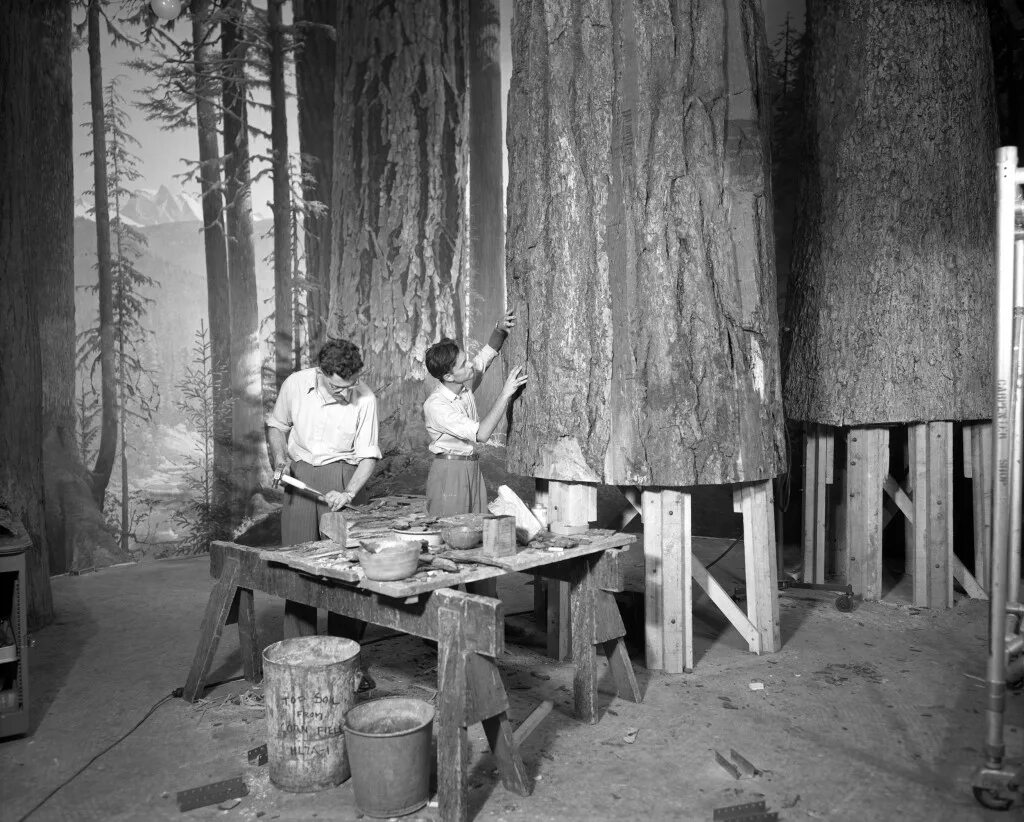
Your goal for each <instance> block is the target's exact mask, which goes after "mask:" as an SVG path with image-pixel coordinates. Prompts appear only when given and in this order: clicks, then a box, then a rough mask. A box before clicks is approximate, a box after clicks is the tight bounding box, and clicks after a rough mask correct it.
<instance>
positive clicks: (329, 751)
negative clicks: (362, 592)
mask: <svg viewBox="0 0 1024 822" xmlns="http://www.w3.org/2000/svg"><path fill="white" fill-rule="evenodd" d="M358 667H359V643H358V642H353V641H352V640H351V639H343V638H341V637H333V636H305V637H296V638H295V639H285V640H282V641H281V642H275V643H274V644H273V645H268V646H267V648H266V649H264V651H263V696H264V700H265V702H266V705H267V759H268V761H269V764H270V781H271V782H273V783H274V784H275V785H277V787H279V788H283V789H284V790H286V791H296V792H302V791H318V790H321V789H322V788H329V787H331V786H332V785H337V784H338V783H339V782H344V781H345V780H346V779H348V778H349V776H350V775H351V772H350V771H349V766H348V757H347V756H346V754H345V735H344V732H343V727H344V721H345V714H346V713H347V712H348V711H349V709H350V708H351V707H352V706H353V705H354V704H355V693H354V686H355V679H356V671H357V669H358Z"/></svg>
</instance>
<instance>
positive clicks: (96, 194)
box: [87, 0, 117, 508]
mask: <svg viewBox="0 0 1024 822" xmlns="http://www.w3.org/2000/svg"><path fill="white" fill-rule="evenodd" d="M99 3H100V0H89V8H88V12H87V15H88V28H89V96H90V103H89V105H90V108H91V110H92V165H93V202H94V208H95V214H94V218H95V220H96V272H97V275H98V281H99V282H98V284H99V288H98V291H97V294H98V296H99V303H100V305H99V309H100V310H99V315H100V380H101V383H100V384H101V389H100V400H101V405H102V409H103V411H102V417H101V419H102V423H101V426H100V444H99V448H98V450H97V454H96V465H95V467H94V468H93V478H92V479H93V487H92V493H93V497H94V498H95V500H96V504H97V505H98V506H99V507H100V508H102V507H103V500H104V497H105V495H106V493H107V484H108V483H109V482H110V474H111V471H113V468H114V458H115V456H116V455H117V374H116V373H115V366H114V287H113V271H112V263H111V254H110V203H109V198H108V196H107V133H106V124H105V123H104V120H103V55H102V52H101V46H100V7H99Z"/></svg>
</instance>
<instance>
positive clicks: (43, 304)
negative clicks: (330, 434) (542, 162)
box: [0, 0, 1024, 625]
mask: <svg viewBox="0 0 1024 822" xmlns="http://www.w3.org/2000/svg"><path fill="white" fill-rule="evenodd" d="M865 2H868V0H865ZM935 2H939V3H941V2H942V0H935ZM729 3H731V4H732V5H734V6H736V7H739V6H743V8H744V13H745V14H748V13H749V14H751V15H752V18H751V19H761V12H760V10H756V11H752V9H753V8H754V5H756V4H752V3H751V2H750V1H749V0H729ZM768 3H769V4H771V0H768ZM528 5H531V4H527V3H525V2H523V3H519V2H516V3H513V2H511V1H509V2H504V0H503V2H502V4H501V5H500V6H499V3H498V2H497V0H492V1H491V2H486V1H485V0H479V2H473V3H470V4H465V3H461V2H458V1H457V0H417V2H415V3H400V4H399V3H393V4H387V3H385V4H377V5H376V6H373V7H372V10H371V9H370V8H369V7H368V6H364V4H363V3H360V2H338V3H336V2H334V0H292V1H291V2H286V0H260V1H259V2H254V1H253V0H191V3H187V4H186V6H187V8H186V10H185V11H184V12H183V13H182V14H181V16H180V17H178V18H177V19H176V20H173V21H169V22H168V21H164V20H161V19H159V18H157V17H156V16H155V15H154V13H153V11H152V8H151V6H150V5H149V3H147V2H142V0H77V2H75V3H73V4H70V5H69V4H67V3H65V2H62V1H61V0H7V2H5V3H3V4H0V38H2V39H0V84H2V85H4V86H5V88H8V89H10V91H9V92H5V96H3V98H2V99H0V145H2V146H3V154H2V156H0V161H2V167H3V168H4V169H5V174H6V173H8V172H10V173H9V181H10V184H9V185H8V186H6V187H5V192H4V199H3V200H2V203H0V204H2V206H3V207H2V208H0V222H2V223H3V228H4V229H5V230H6V229H9V228H10V226H11V225H12V224H13V223H14V220H13V218H12V217H11V215H12V214H14V213H15V211H16V210H17V211H18V212H19V213H20V215H21V222H19V223H18V224H19V225H28V226H31V227H32V228H30V229H26V230H25V232H24V233H23V234H17V232H14V233H9V234H8V235H5V236H4V237H3V238H2V239H3V243H2V244H0V266H2V273H3V278H4V283H3V285H4V288H5V290H6V292H7V294H8V295H9V296H10V301H9V304H8V306H7V308H5V311H6V312H8V313H5V314H4V315H3V316H2V317H0V320H2V321H5V322H6V325H5V329H6V331H5V334H6V335H7V336H5V337H4V338H3V340H4V342H5V343H8V342H10V341H11V340H22V341H24V344H23V345H22V346H18V350H17V351H15V350H14V346H12V345H9V344H8V345H2V346H0V348H3V349H4V351H3V354H2V355H0V357H2V359H0V382H2V387H3V390H4V392H5V395H6V396H9V397H10V398H11V399H10V400H5V404H4V406H3V411H4V419H5V423H6V425H5V426H4V427H5V428H6V429H7V437H8V440H9V441H10V438H12V437H17V438H20V441H19V443H18V445H19V448H17V449H13V450H10V453H12V454H13V455H14V456H12V458H11V459H10V460H9V464H8V465H7V466H6V467H5V469H6V473H5V474H4V475H3V478H2V479H3V481H2V483H0V503H2V504H3V505H4V506H5V507H7V508H8V509H10V511H12V512H13V513H14V515H15V518H16V519H18V520H20V521H21V523H23V524H24V526H25V527H26V528H27V529H28V531H29V532H30V534H32V536H33V537H34V539H35V541H36V544H37V547H38V548H39V550H38V551H37V552H36V553H35V554H34V555H33V557H32V560H31V565H32V572H31V575H32V577H33V578H34V579H35V580H36V584H35V585H34V586H33V601H32V607H31V610H32V616H33V622H34V624H36V625H38V624H42V623H43V622H45V621H46V620H47V619H49V618H50V615H51V614H52V603H51V602H50V599H49V590H48V585H45V584H44V583H43V582H42V580H45V579H46V577H47V575H48V574H50V573H59V572H64V571H83V570H88V569H90V568H94V567H100V566H103V565H106V564H110V563H112V562H117V561H125V560H128V559H138V558H140V557H141V556H147V557H153V556H165V555H169V554H176V553H192V552H198V551H203V550H205V549H206V547H207V546H208V544H209V541H210V540H211V539H214V538H219V537H222V536H226V535H228V534H230V533H231V532H232V531H233V530H235V529H236V528H237V527H239V525H240V524H241V523H243V521H245V520H247V519H251V518H253V517H254V516H257V515H259V514H260V513H262V512H263V511H265V510H266V508H267V506H268V505H270V504H271V503H272V502H273V498H274V492H273V491H272V490H271V489H268V488H267V487H266V485H267V480H268V474H269V465H268V462H267V456H266V446H265V443H264V431H263V422H262V420H263V415H264V413H265V411H266V409H267V408H268V407H269V405H271V404H272V402H273V399H274V396H275V393H276V389H277V386H279V385H280V382H281V381H282V380H283V378H284V376H285V375H287V374H288V373H290V371H291V370H293V369H294V368H296V367H299V366H303V365H306V364H307V363H308V362H309V357H310V353H311V352H315V350H316V347H317V345H318V344H319V342H320V341H322V340H323V339H324V338H325V336H326V335H329V334H336V335H341V336H349V337H352V338H353V339H355V340H356V341H357V342H359V343H360V344H361V345H362V346H363V348H364V355H365V357H366V359H367V362H368V366H369V367H368V372H367V376H366V381H367V382H368V383H369V384H370V385H371V387H374V388H375V389H377V390H378V391H379V393H380V396H381V398H382V403H383V406H384V412H385V413H384V414H383V425H382V434H383V437H384V445H385V447H386V450H387V451H388V453H389V454H398V453H401V452H408V451H409V450H410V449H415V448H416V447H418V445H419V444H420V443H419V442H418V436H419V434H418V431H419V425H418V422H419V420H418V408H419V402H418V400H419V398H420V397H422V396H423V394H424V392H425V390H426V387H427V386H426V382H427V380H426V379H425V374H424V370H423V368H422V352H423V350H424V349H425V347H426V346H427V345H429V344H430V343H431V342H433V341H434V340H435V339H437V338H438V337H440V336H442V335H450V336H456V337H458V338H460V339H462V340H464V341H465V342H467V343H470V342H471V341H472V340H474V339H476V338H479V336H480V335H481V333H482V329H486V328H488V327H489V326H490V325H491V324H492V323H493V321H494V319H495V317H496V316H497V314H498V312H499V311H500V309H501V306H500V300H501V297H502V296H503V295H504V293H505V288H504V243H503V240H502V239H501V235H502V232H503V230H504V217H503V213H502V205H503V183H502V178H501V176H500V175H499V174H497V170H498V169H501V168H502V166H503V163H502V152H503V149H502V145H503V143H504V131H503V125H502V115H501V112H502V109H503V108H504V93H505V89H506V88H507V84H508V74H509V61H508V56H507V54H506V56H505V58H504V60H503V59H502V56H501V49H502V45H501V44H502V43H504V44H505V45H504V48H506V49H508V48H510V46H509V43H508V33H507V31H504V32H502V29H501V26H500V25H499V21H500V19H501V14H502V10H504V14H505V18H506V22H507V19H508V16H509V14H510V13H511V10H512V8H513V6H515V7H516V10H517V13H518V12H519V11H520V10H521V8H526V7H527V6H528ZM789 5H791V6H793V7H794V8H796V9H802V4H801V3H798V2H796V3H792V4H789ZM817 5H818V6H820V5H821V4H817ZM847 5H850V3H847ZM868 5H870V2H868ZM978 5H979V9H982V7H984V9H983V10H984V11H987V14H988V17H989V20H990V23H991V32H992V52H991V54H992V57H994V67H995V74H994V76H995V91H996V97H995V103H996V105H997V108H998V114H999V125H1000V129H1001V134H1000V142H1001V143H1002V144H1018V145H1019V144H1020V143H1021V137H1022V136H1024V108H1022V107H1021V105H1020V101H1021V99H1024V98H1022V95H1021V93H1020V89H1021V86H1022V74H1024V72H1022V66H1024V60H1022V56H1021V36H1020V28H1021V27H1024V24H1022V22H1021V19H1020V18H1021V15H1020V10H1019V7H1018V4H1016V3H1014V2H1009V1H1008V0H984V2H983V0H979V4H978ZM775 11H776V13H775V14H773V15H770V19H772V20H773V21H774V25H773V26H772V28H771V29H770V30H769V31H767V38H766V42H767V46H768V63H767V68H768V71H769V78H768V83H767V94H768V103H769V104H770V109H771V116H770V121H771V133H770V144H771V161H772V174H771V176H772V180H771V189H772V195H773V200H774V204H773V205H774V208H773V219H774V230H775V231H774V234H775V239H774V247H775V265H776V276H777V280H778V286H779V287H778V300H779V316H780V317H784V316H785V305H786V301H787V286H788V283H789V271H790V261H791V256H792V249H793V238H794V225H795V223H796V220H797V216H798V213H799V208H800V198H799V197H798V194H797V192H798V179H799V175H800V162H801V160H802V159H803V158H804V157H805V156H806V150H805V149H806V142H805V140H806V135H805V131H804V117H803V112H804V110H805V108H806V98H805V93H806V82H805V80H806V78H805V76H804V70H805V63H804V61H803V59H802V56H803V54H804V53H805V52H806V48H807V43H806V41H805V35H804V20H803V16H802V14H799V13H798V14H793V15H787V16H780V15H779V14H778V13H777V11H778V10H777V9H776V10H775ZM395 32H402V34H403V36H402V38H396V37H395ZM762 36H763V35H762ZM26 44H31V47H29V46H27V45H26ZM72 49H77V50H78V52H77V54H79V55H83V57H82V58H79V57H76V62H75V65H76V67H77V66H79V65H81V66H83V67H85V68H86V70H87V72H88V77H89V101H88V102H89V105H88V107H87V108H84V109H79V108H78V107H77V106H73V105H72V102H73V101H72V97H71V93H70V89H71V82H70V77H71V65H72V61H71V54H72ZM111 52H116V53H117V54H118V55H119V56H122V55H125V54H127V55H128V56H127V57H126V58H125V59H123V60H120V61H117V60H113V59H111V57H110V53H111ZM85 58H87V59H85ZM518 59H520V60H521V59H524V57H523V55H519V58H518ZM979 59H981V58H980V57H979ZM984 59H986V60H989V59H991V58H989V57H988V55H987V54H986V55H985V57H984ZM503 63H504V65H503ZM40 67H42V68H40ZM985 71H988V69H987V68H986V69H985ZM139 78H145V79H144V81H141V80H140V79H139ZM472 112H476V114H475V116H474V115H473V114H472ZM82 121H86V126H87V128H88V130H89V134H90V145H91V151H90V152H89V153H88V154H87V155H85V156H75V157H74V158H73V163H74V165H75V168H76V169H82V168H87V169H88V172H89V173H88V175H87V176H88V179H89V181H90V185H88V186H77V185H72V183H71V180H72V174H71V171H72V169H70V168H69V165H70V164H71V163H72V156H71V155H72V152H71V150H70V149H71V145H72V134H71V128H72V126H71V124H72V122H73V123H75V124H77V123H80V122H82ZM289 121H291V123H290V122H289ZM144 123H156V124H159V125H160V127H161V128H165V129H167V130H168V131H169V132H170V133H172V134H174V135H175V136H174V138H173V141H169V144H173V146H174V148H173V153H174V155H175V156H176V157H178V158H181V159H180V164H179V171H180V173H181V175H182V176H181V179H179V180H167V179H160V180H154V179H145V178H144V177H143V176H142V174H141V172H140V171H139V160H138V154H139V150H140V145H139V144H138V142H137V140H136V137H135V134H136V132H137V131H138V130H139V129H140V128H141V125H142V124H144ZM296 125H297V128H296ZM27 135H31V139H27ZM296 136H297V138H298V139H296ZM385 136H387V137H388V139H389V140H390V142H389V143H387V144H385V143H384V142H383V140H384V137H385ZM86 188H88V189H89V190H85V189H86ZM254 191H258V192H260V194H259V197H255V196H254ZM381 192H384V193H385V194H386V196H385V194H381ZM264 203H266V205H264ZM71 226H73V230H72V229H71V228H69V227H71ZM204 227H205V228H204ZM368 227H369V228H368ZM50 228H53V230H52V231H50V230H49V229H50ZM33 231H34V232H35V233H33ZM30 271H31V273H27V272H30ZM71 271H73V276H74V289H73V292H72V291H70V290H69V289H68V288H67V287H66V286H67V282H66V280H67V277H68V274H69V273H70V272H71ZM69 294H73V297H72V298H70V301H73V306H71V305H69V304H68V303H69V296H68V295H69ZM782 333H783V337H785V335H786V329H785V328H783V332H782ZM40 339H42V341H43V342H42V344H41V345H40V344H39V340H40ZM26 362H28V363H29V364H30V366H31V365H32V364H37V367H36V368H35V371H34V372H33V369H32V367H29V368H27V369H26V368H25V363H26ZM410 362H411V363H412V366H411V367H410ZM19 369H20V370H19ZM40 375H42V376H41V377H40ZM495 389H496V386H493V385H492V386H490V387H485V389H484V391H485V393H486V392H487V391H488V390H490V391H493V390H495ZM40 396H41V397H42V401H41V407H42V409H43V414H42V418H41V425H40V426H39V430H32V431H29V432H27V433H24V434H23V433H22V432H23V431H24V429H25V421H26V420H35V419H37V418H39V413H38V409H39V406H38V403H37V404H36V405H33V397H40ZM487 402H488V400H487V399H486V397H485V398H484V399H483V400H482V404H484V405H486V404H487ZM28 427H29V428H33V429H34V428H35V426H28ZM16 432H17V433H16ZM38 453H41V454H43V455H44V460H43V463H44V467H45V470H44V472H43V473H44V477H43V478H42V479H35V480H33V479H31V477H32V476H36V475H37V474H38V472H37V471H35V470H34V469H33V467H32V456H31V455H32V454H38ZM26 455H28V456H26ZM40 483H44V484H45V494H44V488H42V487H41V486H40ZM44 496H45V498H46V508H45V512H44V509H43V507H42V504H41V500H42V499H43V498H44Z"/></svg>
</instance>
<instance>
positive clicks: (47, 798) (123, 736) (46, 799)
mask: <svg viewBox="0 0 1024 822" xmlns="http://www.w3.org/2000/svg"><path fill="white" fill-rule="evenodd" d="M242 678H243V677H241V676H233V677H231V678H230V679H222V680H221V681H220V682H212V683H210V684H209V685H208V686H207V687H208V688H215V687H216V686H218V685H226V684H227V683H228V682H237V681H238V680H239V679H242ZM184 691H185V689H184V688H175V689H174V690H173V691H171V692H170V693H169V694H167V696H163V697H161V698H160V699H159V700H157V702H156V704H155V705H153V707H152V708H150V709H149V710H148V711H146V714H145V716H143V717H142V719H140V720H139V721H138V722H136V723H135V724H134V725H132V727H131V728H129V729H128V730H127V731H125V732H124V733H123V734H121V736H119V737H118V738H117V739H115V740H114V741H113V742H111V743H110V744H109V745H107V747H105V748H104V749H103V750H102V751H100V752H99V753H98V754H96V755H95V756H94V757H93V758H92V759H90V760H89V761H88V762H86V763H85V764H84V765H83V766H82V767H81V768H79V769H78V770H77V771H75V772H74V773H73V774H71V776H69V777H68V778H67V779H65V780H64V781H63V782H61V783H60V784H59V785H58V786H57V787H56V788H54V789H53V790H52V791H50V792H49V793H48V794H47V795H46V796H44V797H43V798H42V799H40V800H39V802H37V803H36V804H35V805H34V806H33V807H32V808H31V809H30V810H29V811H28V813H26V814H25V815H24V816H22V817H21V818H19V819H18V822H25V820H26V819H28V818H29V817H30V816H31V815H32V814H34V813H35V812H36V811H38V810H39V809H40V808H41V807H43V805H45V804H46V803H47V802H49V801H50V799H52V798H53V796H54V795H55V794H56V793H57V792H58V791H60V790H61V789H62V788H64V787H65V786H66V785H68V784H69V783H70V782H71V781H72V780H73V779H74V778H75V777H77V776H78V775H79V774H80V773H82V772H83V771H84V770H85V769H86V768H88V767H89V766H90V765H91V764H92V763H93V762H95V761H96V760H97V759H99V758H100V757H101V756H103V754H105V753H106V752H107V751H109V750H110V749H111V748H113V747H114V746H115V745H118V744H119V743H121V742H123V741H124V740H125V739H127V738H128V737H129V736H131V734H133V733H134V732H135V731H137V730H138V729H139V726H141V725H142V723H143V722H145V721H146V720H147V719H149V718H150V717H151V716H152V715H153V714H154V713H155V712H156V709H157V708H159V707H160V706H161V705H163V704H164V703H165V702H167V701H169V700H171V699H175V698H176V697H180V696H181V695H182V694H183V693H184Z"/></svg>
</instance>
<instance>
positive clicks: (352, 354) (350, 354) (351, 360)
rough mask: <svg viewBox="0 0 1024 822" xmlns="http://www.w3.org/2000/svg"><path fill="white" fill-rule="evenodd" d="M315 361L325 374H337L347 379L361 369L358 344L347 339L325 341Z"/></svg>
mask: <svg viewBox="0 0 1024 822" xmlns="http://www.w3.org/2000/svg"><path fill="white" fill-rule="evenodd" d="M316 362H317V365H319V366H320V370H322V371H323V372H324V373H325V374H337V375H338V376H339V377H341V378H342V379H343V380H347V379H349V378H350V377H352V375H354V374H358V373H359V372H360V371H362V369H363V357H362V355H361V354H360V353H359V346H357V345H356V344H355V343H351V342H349V341H348V340H328V341H327V342H325V343H324V344H323V347H322V348H321V349H320V353H319V354H318V355H317V358H316Z"/></svg>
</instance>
